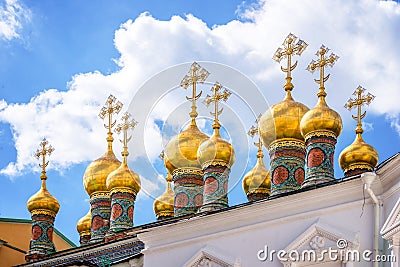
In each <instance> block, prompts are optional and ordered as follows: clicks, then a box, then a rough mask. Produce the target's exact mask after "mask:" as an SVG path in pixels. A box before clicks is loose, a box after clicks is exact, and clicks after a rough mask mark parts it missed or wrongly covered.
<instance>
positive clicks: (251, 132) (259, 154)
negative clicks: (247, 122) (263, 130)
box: [247, 114, 264, 158]
mask: <svg viewBox="0 0 400 267" xmlns="http://www.w3.org/2000/svg"><path fill="white" fill-rule="evenodd" d="M261 116H262V114H260V115H258V117H257V119H256V121H255V123H256V124H255V125H253V126H251V128H250V130H249V131H248V132H247V134H248V135H249V136H251V137H252V138H254V136H255V135H256V134H257V135H258V142H255V143H254V145H255V146H256V147H257V148H258V152H257V158H263V157H264V154H263V151H262V142H261V137H260V133H259V131H258V122H259V121H260V118H261Z"/></svg>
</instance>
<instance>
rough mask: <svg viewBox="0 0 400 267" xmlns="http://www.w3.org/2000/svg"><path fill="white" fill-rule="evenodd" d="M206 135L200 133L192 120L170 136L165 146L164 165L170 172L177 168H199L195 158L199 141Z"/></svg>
mask: <svg viewBox="0 0 400 267" xmlns="http://www.w3.org/2000/svg"><path fill="white" fill-rule="evenodd" d="M207 138H208V136H207V135H206V134H204V133H202V132H201V131H200V130H199V128H197V125H196V123H195V122H194V121H192V123H191V124H190V125H189V127H188V128H187V129H186V130H184V131H182V132H180V133H179V134H177V135H175V136H174V137H172V138H171V140H170V141H169V142H168V144H167V145H166V146H165V151H164V152H165V158H164V161H165V166H166V167H167V169H168V171H169V172H170V173H173V171H174V170H176V169H179V168H198V169H200V168H201V165H200V163H199V161H198V158H197V150H198V148H199V145H200V143H201V142H202V141H203V140H205V139H207Z"/></svg>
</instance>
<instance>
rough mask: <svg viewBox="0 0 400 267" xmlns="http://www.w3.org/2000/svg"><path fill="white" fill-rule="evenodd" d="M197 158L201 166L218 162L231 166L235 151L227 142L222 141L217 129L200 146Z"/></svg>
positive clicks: (233, 161)
mask: <svg viewBox="0 0 400 267" xmlns="http://www.w3.org/2000/svg"><path fill="white" fill-rule="evenodd" d="M197 158H198V159H199V162H200V164H201V165H203V164H207V163H211V162H215V163H216V162H220V163H222V164H224V165H228V166H232V165H233V163H235V151H234V149H233V146H232V145H231V144H230V143H229V142H227V141H225V140H224V139H222V137H221V136H220V134H219V129H218V128H216V129H215V130H214V134H213V135H212V136H211V137H210V138H208V139H206V140H204V141H203V142H202V143H201V144H200V146H199V149H198V151H197Z"/></svg>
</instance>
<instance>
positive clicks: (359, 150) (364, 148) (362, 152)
mask: <svg viewBox="0 0 400 267" xmlns="http://www.w3.org/2000/svg"><path fill="white" fill-rule="evenodd" d="M339 163H340V167H341V168H342V170H343V171H344V173H346V172H348V171H350V170H354V169H359V168H361V169H370V170H371V171H372V170H373V169H374V168H375V166H376V165H377V164H378V152H377V151H376V150H375V148H373V147H372V146H371V145H369V144H367V143H365V142H364V140H363V138H362V136H361V134H360V133H359V134H357V136H356V139H355V140H354V142H353V143H352V144H351V145H349V146H348V147H346V148H345V149H344V150H343V151H342V153H340V156H339Z"/></svg>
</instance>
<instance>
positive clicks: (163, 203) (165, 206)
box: [153, 173, 174, 219]
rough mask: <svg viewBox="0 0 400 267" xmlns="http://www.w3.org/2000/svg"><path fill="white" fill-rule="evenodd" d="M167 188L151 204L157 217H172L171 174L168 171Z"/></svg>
mask: <svg viewBox="0 0 400 267" xmlns="http://www.w3.org/2000/svg"><path fill="white" fill-rule="evenodd" d="M166 180H167V188H166V189H165V192H164V193H163V194H162V195H161V196H159V197H158V198H157V199H156V200H155V201H154V204H153V208H154V213H155V214H156V217H157V219H158V218H162V217H174V191H173V190H172V186H171V182H172V176H171V174H170V173H168V175H167V177H166Z"/></svg>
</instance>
